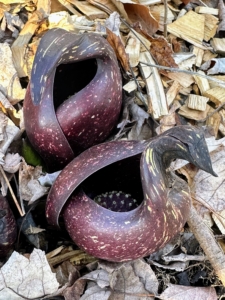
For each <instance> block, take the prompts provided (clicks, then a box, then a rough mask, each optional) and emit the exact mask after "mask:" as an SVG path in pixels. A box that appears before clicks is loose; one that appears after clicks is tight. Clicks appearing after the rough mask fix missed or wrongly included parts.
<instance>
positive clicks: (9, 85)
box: [0, 43, 25, 104]
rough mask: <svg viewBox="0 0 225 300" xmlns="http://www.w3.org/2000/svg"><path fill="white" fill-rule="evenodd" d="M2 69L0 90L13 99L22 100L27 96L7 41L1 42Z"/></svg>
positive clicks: (0, 57) (0, 61)
mask: <svg viewBox="0 0 225 300" xmlns="http://www.w3.org/2000/svg"><path fill="white" fill-rule="evenodd" d="M0 70H1V85H0V91H1V92H2V93H3V94H4V95H5V96H6V97H7V98H8V99H9V100H10V101H11V99H13V100H14V104H15V100H18V101H20V100H22V99H24V96H25V89H22V87H21V85H20V81H19V77H18V76H17V73H16V69H15V67H14V64H13V60H12V52H11V49H10V47H9V45H8V44H7V43H4V44H0Z"/></svg>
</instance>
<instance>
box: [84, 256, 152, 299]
mask: <svg viewBox="0 0 225 300" xmlns="http://www.w3.org/2000/svg"><path fill="white" fill-rule="evenodd" d="M99 266H100V268H101V269H100V270H96V271H93V272H91V273H89V274H87V275H85V276H83V277H81V278H80V279H86V280H91V281H92V282H95V284H93V283H92V284H91V285H88V287H87V290H86V292H85V294H84V295H83V296H82V297H81V300H84V299H109V296H110V299H112V300H115V299H117V300H120V299H121V300H122V299H123V300H128V299H131V298H132V299H134V300H139V299H140V297H141V299H153V298H152V297H150V296H151V294H156V293H157V290H158V280H157V278H156V276H155V274H154V272H153V271H152V270H151V268H150V266H149V265H148V264H147V263H145V262H144V261H143V260H141V259H138V260H135V261H132V262H128V263H124V264H123V263H109V262H101V263H100V265H99ZM91 295H94V297H95V298H91ZM106 296H107V298H105V297H106Z"/></svg>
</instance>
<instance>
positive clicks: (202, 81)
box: [193, 71, 210, 95]
mask: <svg viewBox="0 0 225 300" xmlns="http://www.w3.org/2000/svg"><path fill="white" fill-rule="evenodd" d="M198 73H199V74H203V75H204V74H205V73H204V72H203V71H198ZM193 77H194V79H195V82H196V84H197V85H198V87H199V90H200V92H201V94H202V95H205V92H206V91H208V90H209V89H210V85H209V81H208V79H206V78H203V77H201V76H197V75H194V76H193Z"/></svg>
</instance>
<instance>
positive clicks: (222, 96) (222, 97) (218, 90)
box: [204, 86, 225, 106]
mask: <svg viewBox="0 0 225 300" xmlns="http://www.w3.org/2000/svg"><path fill="white" fill-rule="evenodd" d="M204 96H205V97H208V98H209V99H210V100H211V101H212V102H214V103H215V104H216V106H219V105H220V104H222V103H225V88H222V87H219V86H218V87H215V88H212V89H210V90H208V91H206V92H205V93H204Z"/></svg>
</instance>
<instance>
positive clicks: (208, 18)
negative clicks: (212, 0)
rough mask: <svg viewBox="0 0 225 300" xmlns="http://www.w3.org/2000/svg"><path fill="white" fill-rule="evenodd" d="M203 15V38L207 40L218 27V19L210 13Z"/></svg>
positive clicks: (213, 34)
mask: <svg viewBox="0 0 225 300" xmlns="http://www.w3.org/2000/svg"><path fill="white" fill-rule="evenodd" d="M204 16H205V30H204V40H205V41H206V42H208V41H209V40H210V39H211V38H212V37H214V36H215V34H216V30H217V28H218V25H217V24H218V23H219V19H218V18H216V17H214V16H212V15H204Z"/></svg>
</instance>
